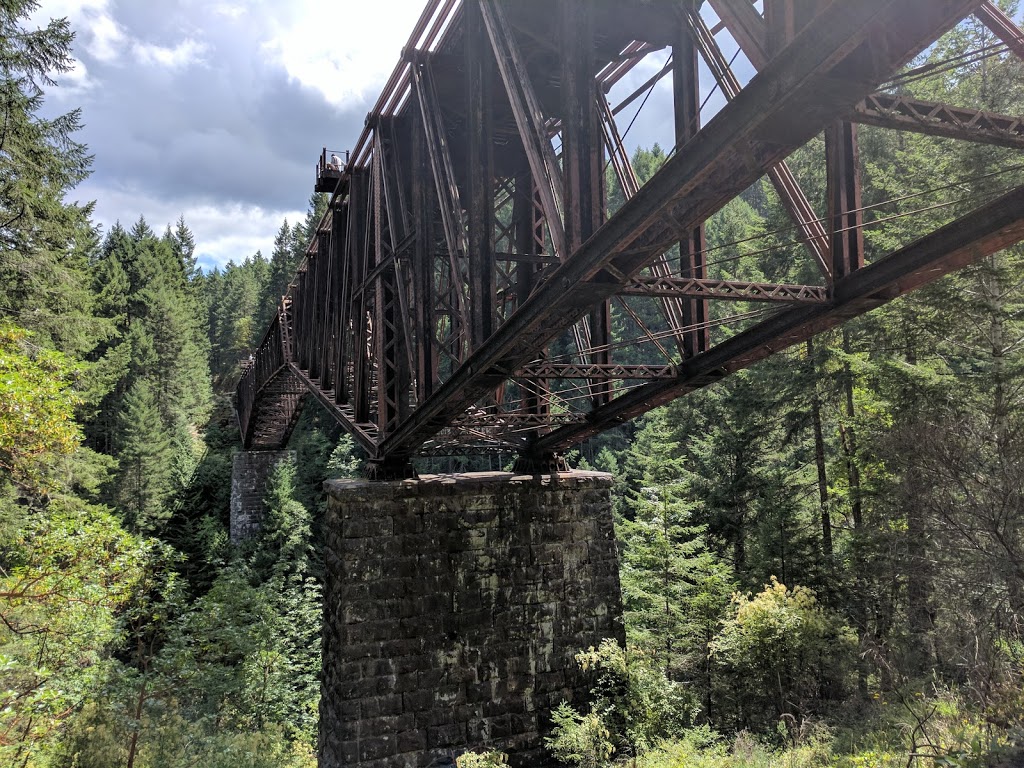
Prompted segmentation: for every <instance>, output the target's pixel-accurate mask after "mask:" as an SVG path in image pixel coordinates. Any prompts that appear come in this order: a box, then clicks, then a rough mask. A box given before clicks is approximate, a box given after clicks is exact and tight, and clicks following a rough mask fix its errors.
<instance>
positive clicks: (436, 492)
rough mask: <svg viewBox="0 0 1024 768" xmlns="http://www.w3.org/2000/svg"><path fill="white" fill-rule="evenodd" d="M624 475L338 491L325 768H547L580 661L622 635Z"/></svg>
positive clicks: (341, 485) (331, 488)
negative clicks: (495, 753) (463, 761)
mask: <svg viewBox="0 0 1024 768" xmlns="http://www.w3.org/2000/svg"><path fill="white" fill-rule="evenodd" d="M611 484H612V480H611V476H609V475H606V474H601V473H596V472H565V473H558V474H552V475H536V476H527V475H512V474H509V473H503V472H490V473H473V474H463V475H443V476H442V475H437V476H425V477H422V478H420V479H419V480H405V481H395V482H379V483H369V482H361V481H328V482H327V483H326V484H325V487H326V489H327V491H328V494H329V504H328V519H327V525H326V530H327V531H328V534H327V536H328V538H327V542H326V555H325V559H326V566H327V568H326V584H325V596H324V598H325V600H324V602H325V616H324V639H323V657H324V658H323V666H324V677H323V688H322V692H323V697H322V700H321V703H320V744H319V755H320V768H342V766H344V767H345V768H354V767H358V768H395V767H397V766H422V767H423V768H426V767H427V766H432V765H448V764H450V763H449V761H450V760H453V758H454V757H455V756H457V755H459V754H461V753H462V752H465V751H467V750H473V751H483V750H486V749H501V750H503V751H506V752H508V753H509V754H510V758H511V759H510V763H511V765H512V766H531V767H534V768H535V767H536V766H544V765H549V764H550V762H551V761H550V759H549V758H548V757H547V756H546V754H545V752H544V750H543V736H544V735H545V734H546V732H547V730H548V728H549V725H550V712H551V710H552V709H553V708H554V707H556V706H557V705H558V704H559V703H561V702H562V701H565V700H570V701H578V700H579V699H580V698H581V697H582V696H584V695H585V694H586V692H587V690H588V688H589V682H588V681H586V680H585V679H584V678H583V676H582V674H581V673H580V672H579V670H578V668H577V665H576V662H575V660H574V658H573V657H574V655H575V654H576V653H577V652H578V651H579V650H580V649H583V648H587V647H590V646H592V645H597V644H598V643H599V642H600V641H601V640H602V639H604V638H606V637H617V638H620V639H621V637H622V634H623V629H622V622H621V603H620V595H619V577H618V562H617V556H616V546H615V536H614V531H613V526H612V512H611Z"/></svg>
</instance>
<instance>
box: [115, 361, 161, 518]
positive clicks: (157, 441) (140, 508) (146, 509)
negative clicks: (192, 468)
mask: <svg viewBox="0 0 1024 768" xmlns="http://www.w3.org/2000/svg"><path fill="white" fill-rule="evenodd" d="M119 421H120V435H119V451H118V460H119V462H120V484H119V489H118V499H119V501H120V505H121V508H122V510H123V512H124V516H125V521H126V523H127V524H128V527H129V528H130V529H131V530H133V531H140V532H144V533H152V532H155V531H158V530H159V529H160V526H161V524H162V522H163V521H164V520H165V519H166V518H167V517H168V516H169V510H167V509H165V504H166V502H167V501H168V500H169V499H170V496H171V493H172V491H173V487H172V484H171V479H172V478H171V457H172V446H171V440H170V436H169V434H168V432H167V429H166V428H165V427H164V424H163V421H162V419H161V418H160V409H159V407H158V404H157V400H156V396H155V394H154V393H153V389H152V387H151V386H150V384H149V382H148V381H147V380H146V379H144V378H140V379H138V380H136V381H135V383H134V384H132V386H131V388H130V389H129V390H128V393H127V395H126V396H125V398H124V404H123V406H122V408H121V411H120V415H119Z"/></svg>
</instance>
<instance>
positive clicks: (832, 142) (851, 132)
mask: <svg viewBox="0 0 1024 768" xmlns="http://www.w3.org/2000/svg"><path fill="white" fill-rule="evenodd" d="M825 164H826V168H827V171H828V220H829V241H830V242H831V246H832V279H833V281H836V280H840V279H841V278H844V277H846V276H847V275H849V274H850V273H851V272H853V271H854V270H857V269H860V268H861V267H863V266H864V226H863V225H864V213H863V211H862V210H861V209H862V207H863V203H862V198H861V186H860V151H859V148H858V144H857V126H856V125H854V124H852V123H847V122H843V121H841V120H837V121H836V122H834V123H833V124H832V125H831V126H829V127H828V128H827V129H826V130H825Z"/></svg>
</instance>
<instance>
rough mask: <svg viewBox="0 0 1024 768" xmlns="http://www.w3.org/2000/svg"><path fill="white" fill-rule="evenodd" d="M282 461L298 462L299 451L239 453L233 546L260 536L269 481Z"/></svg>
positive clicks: (234, 480) (234, 462) (233, 491)
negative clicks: (257, 535)
mask: <svg viewBox="0 0 1024 768" xmlns="http://www.w3.org/2000/svg"><path fill="white" fill-rule="evenodd" d="M282 461H290V462H293V463H294V461H295V451H239V452H238V453H236V454H235V455H234V457H233V458H232V461H231V543H232V544H238V543H239V542H242V541H245V540H246V539H249V538H252V537H253V536H254V535H256V534H257V533H259V530H260V524H261V523H262V522H263V515H264V513H265V512H266V507H265V506H264V504H263V497H264V496H266V494H267V480H269V479H270V473H271V472H273V471H274V468H275V467H277V465H278V464H280V463H281V462H282Z"/></svg>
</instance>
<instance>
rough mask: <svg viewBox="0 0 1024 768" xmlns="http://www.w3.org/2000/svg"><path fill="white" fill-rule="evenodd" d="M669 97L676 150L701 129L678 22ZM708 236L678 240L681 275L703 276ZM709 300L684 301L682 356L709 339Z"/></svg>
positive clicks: (692, 71)
mask: <svg viewBox="0 0 1024 768" xmlns="http://www.w3.org/2000/svg"><path fill="white" fill-rule="evenodd" d="M672 99H673V105H674V108H675V109H674V112H675V139H676V147H677V151H685V150H681V149H679V148H682V147H683V146H684V145H685V144H686V142H688V141H689V140H690V139H692V138H693V137H694V136H695V135H696V134H697V132H698V131H699V130H700V76H699V73H698V68H697V46H696V45H695V44H694V40H693V37H692V36H691V35H690V34H689V33H688V32H687V29H686V26H685V24H682V23H680V24H679V31H678V32H677V34H676V43H675V45H674V46H673V47H672ZM706 250H707V239H706V237H705V233H704V224H700V225H699V226H697V227H695V228H694V229H692V230H690V232H689V233H688V236H687V237H686V238H685V239H683V240H680V241H679V274H680V275H681V276H682V277H684V278H688V277H691V278H697V279H703V278H705V277H707V274H706V269H705V261H706V259H705V251H706ZM707 323H708V300H707V299H699V298H690V299H685V300H684V301H683V326H684V329H685V330H684V332H683V357H693V356H694V355H699V354H700V353H701V352H704V351H706V350H707V348H708V346H709V345H710V343H711V335H710V329H709V328H708V324H707Z"/></svg>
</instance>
